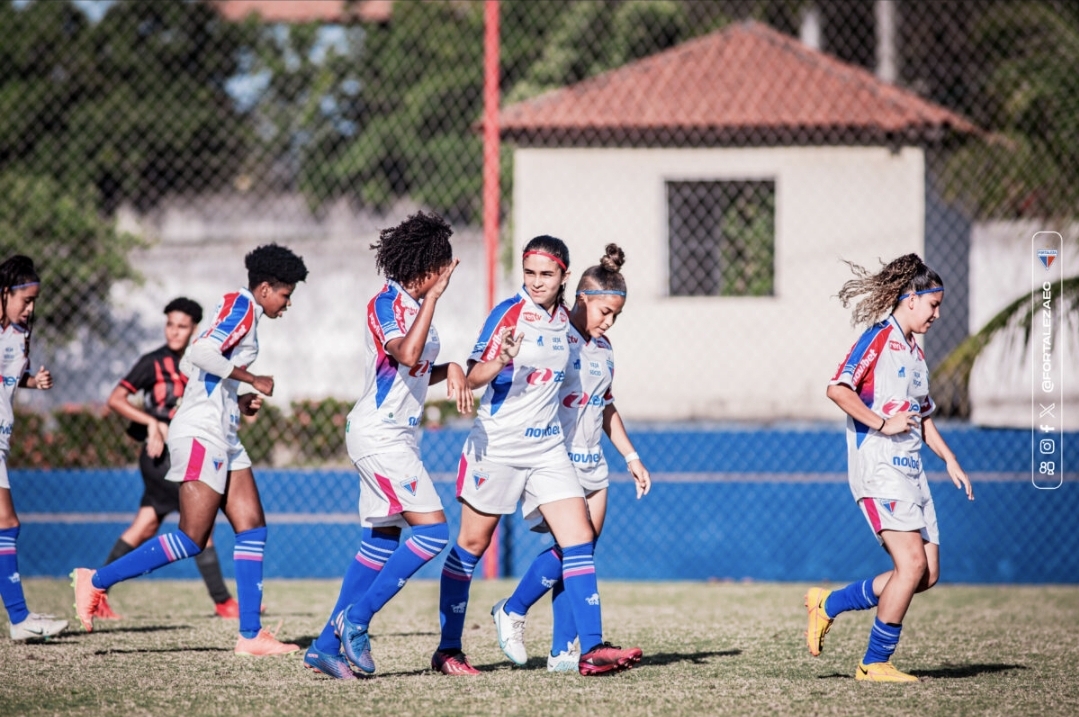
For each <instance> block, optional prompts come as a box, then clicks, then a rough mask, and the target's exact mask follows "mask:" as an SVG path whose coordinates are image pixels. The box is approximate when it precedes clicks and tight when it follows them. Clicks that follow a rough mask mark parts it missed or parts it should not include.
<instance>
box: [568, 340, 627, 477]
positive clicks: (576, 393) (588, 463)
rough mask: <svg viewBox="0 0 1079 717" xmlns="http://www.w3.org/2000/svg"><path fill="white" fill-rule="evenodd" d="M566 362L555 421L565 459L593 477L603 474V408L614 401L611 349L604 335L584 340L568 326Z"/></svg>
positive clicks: (604, 471) (605, 470)
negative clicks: (601, 443) (564, 446)
mask: <svg viewBox="0 0 1079 717" xmlns="http://www.w3.org/2000/svg"><path fill="white" fill-rule="evenodd" d="M566 333H567V336H566V339H567V341H568V342H569V365H568V366H567V367H566V380H565V381H563V382H562V388H561V389H560V390H559V393H558V401H559V403H558V420H559V422H560V423H561V424H562V431H563V433H564V434H565V441H566V450H567V451H569V459H570V460H571V461H573V466H574V467H575V468H577V469H578V470H587V471H589V472H590V473H592V474H593V475H594V477H596V478H603V477H604V476H606V475H607V460H606V459H605V458H604V456H603V450H602V449H601V448H600V438H601V437H602V436H603V409H604V408H605V407H606V406H607V404H609V403H611V402H613V401H614V396H612V395H611V381H612V380H613V379H614V351H613V350H612V349H611V343H610V341H608V340H607V339H606V337H603V336H600V337H598V338H594V339H592V340H590V341H586V340H585V338H584V337H583V336H581V334H580V333H579V332H578V331H577V329H576V328H574V326H573V324H570V325H569V329H568V330H567V332H566Z"/></svg>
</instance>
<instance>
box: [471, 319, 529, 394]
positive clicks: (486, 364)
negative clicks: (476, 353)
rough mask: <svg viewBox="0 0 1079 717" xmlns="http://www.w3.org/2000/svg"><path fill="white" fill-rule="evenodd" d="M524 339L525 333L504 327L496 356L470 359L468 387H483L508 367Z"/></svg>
mask: <svg viewBox="0 0 1079 717" xmlns="http://www.w3.org/2000/svg"><path fill="white" fill-rule="evenodd" d="M523 341H524V333H517V334H515V333H514V331H513V328H512V327H506V328H504V329H502V332H501V333H500V334H499V338H498V353H497V354H495V356H494V357H492V358H491V359H490V360H489V361H475V360H472V359H469V362H468V371H467V376H468V387H469V388H471V389H473V390H475V389H478V388H483V387H484V386H486V385H487V384H489V383H490V382H491V381H493V380H494V378H495V376H497V375H498V374H499V372H500V371H502V369H504V368H506V366H507V365H508V364H509V362H510V361H512V360H513V359H514V357H516V356H517V354H518V353H519V352H520V351H521V344H522V343H523Z"/></svg>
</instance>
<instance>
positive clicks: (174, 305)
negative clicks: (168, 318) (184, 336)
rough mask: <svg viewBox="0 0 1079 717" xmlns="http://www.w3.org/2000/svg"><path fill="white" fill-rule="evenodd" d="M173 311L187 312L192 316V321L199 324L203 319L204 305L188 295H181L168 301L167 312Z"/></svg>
mask: <svg viewBox="0 0 1079 717" xmlns="http://www.w3.org/2000/svg"><path fill="white" fill-rule="evenodd" d="M173 311H179V312H180V313H183V314H187V315H188V316H190V317H191V322H192V323H195V324H197V323H199V322H200V321H202V307H201V306H199V304H198V302H197V301H192V300H191V299H189V298H187V297H186V296H179V297H177V298H175V299H173V300H172V301H170V302H169V303H168V305H167V306H166V307H165V313H166V314H171V313H172V312H173Z"/></svg>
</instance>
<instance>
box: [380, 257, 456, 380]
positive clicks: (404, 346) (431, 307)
mask: <svg viewBox="0 0 1079 717" xmlns="http://www.w3.org/2000/svg"><path fill="white" fill-rule="evenodd" d="M459 263H461V260H460V259H454V260H453V261H452V262H450V263H449V264H447V265H446V266H445V267H444V268H443V269H442V270H441V271H440V272H438V280H437V281H436V282H435V283H434V285H433V286H432V287H431V288H430V289H428V290H427V295H426V296H425V297H424V299H423V303H422V304H420V310H419V313H417V314H416V320H415V321H413V322H412V326H411V328H409V330H408V331H407V332H406V333H405V335H404V336H398V337H397V338H394V339H390V340H389V341H387V342H386V353H388V354H389V355H390V356H393V358H394V360H396V361H397V363H399V364H402V365H404V366H408V367H409V368H412V367H413V366H415V365H416V364H417V363H419V360H420V356H422V355H423V348H424V346H425V345H426V344H427V333H428V332H429V331H430V330H431V321H432V319H434V316H435V306H436V305H437V303H438V299H439V298H440V297H441V296H442V293H443V292H444V291H446V287H448V286H449V285H450V276H452V275H453V270H454V269H456V268H457V265H458V264H459ZM432 382H434V377H433V376H432Z"/></svg>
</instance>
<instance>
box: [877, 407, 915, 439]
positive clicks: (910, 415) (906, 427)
mask: <svg viewBox="0 0 1079 717" xmlns="http://www.w3.org/2000/svg"><path fill="white" fill-rule="evenodd" d="M917 425H918V412H917V411H900V412H899V413H897V414H895V415H894V416H892V417H891V418H888V419H887V420H885V421H884V425H883V426H881V429H880V432H881V433H883V434H884V435H886V436H897V435H899V434H900V433H910V429H912V428H914V427H915V426H917Z"/></svg>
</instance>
